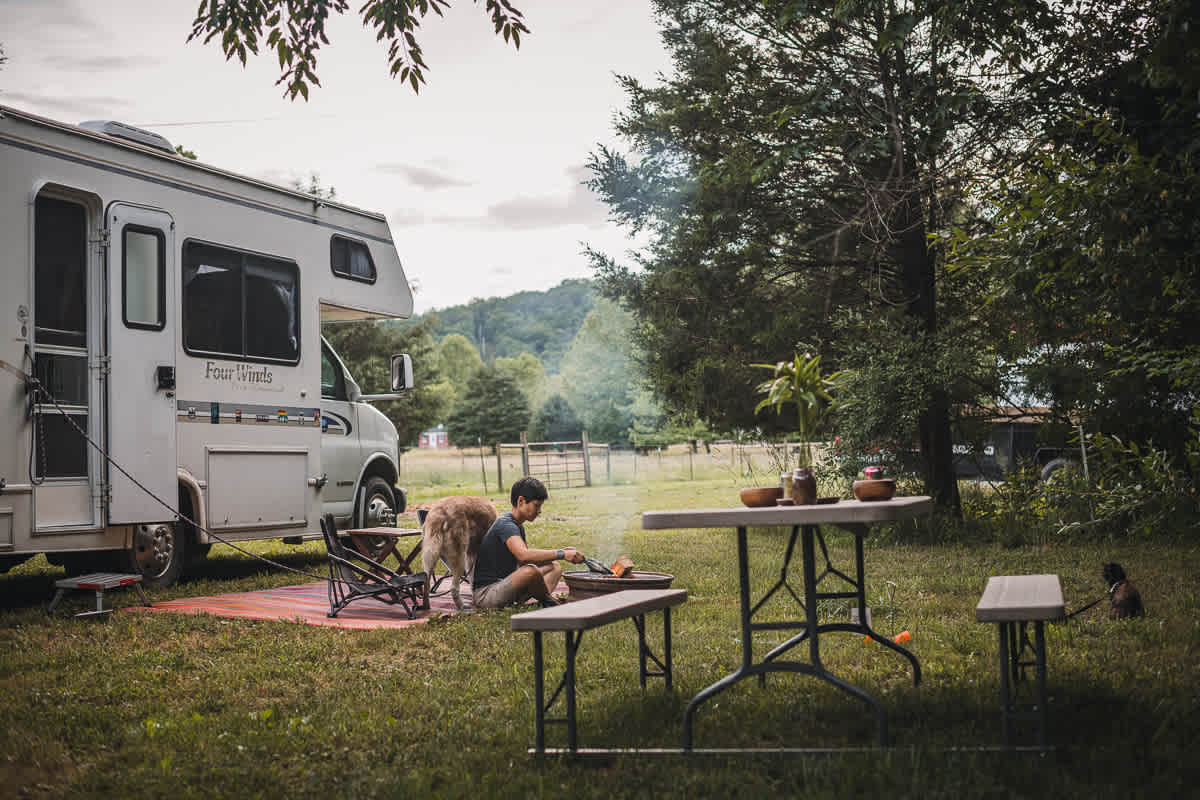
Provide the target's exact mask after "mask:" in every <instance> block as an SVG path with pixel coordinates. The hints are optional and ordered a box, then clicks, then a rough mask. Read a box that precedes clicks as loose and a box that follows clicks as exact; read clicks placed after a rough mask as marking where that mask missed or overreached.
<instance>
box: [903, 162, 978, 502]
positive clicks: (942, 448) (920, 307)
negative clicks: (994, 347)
mask: <svg viewBox="0 0 1200 800" xmlns="http://www.w3.org/2000/svg"><path fill="white" fill-rule="evenodd" d="M913 183H914V184H915V183H916V182H915V181H913ZM899 205H900V209H898V210H899V213H898V214H897V215H896V218H897V222H898V223H899V225H900V228H899V230H901V231H903V232H902V233H901V234H900V236H899V237H898V245H899V246H898V248H897V249H896V251H895V255H896V260H897V261H898V262H899V263H900V265H901V275H902V276H903V280H904V288H905V294H906V297H907V298H908V304H907V307H906V310H907V312H908V314H909V315H911V316H912V317H913V318H914V319H915V320H917V322H918V323H919V325H920V329H921V330H922V331H923V332H924V333H925V335H926V337H927V342H928V343H929V345H930V346H931V347H934V348H936V346H937V345H936V342H937V335H938V317H937V281H936V273H937V259H936V256H935V254H934V253H933V251H932V250H930V248H929V245H928V242H927V239H926V233H925V223H924V215H923V214H922V212H921V204H920V203H919V202H918V199H917V195H916V193H915V192H910V193H908V194H907V195H906V196H905V197H904V199H902V200H901V201H900V203H899ZM931 356H933V354H931ZM917 425H918V431H919V435H920V440H921V441H920V444H921V472H922V478H923V480H924V482H925V491H926V493H928V494H929V495H930V496H932V497H933V499H934V502H935V503H937V504H938V505H939V506H942V507H943V508H947V509H951V510H952V511H953V512H954V513H955V514H959V513H961V510H962V508H961V501H960V498H959V494H958V477H957V476H956V475H955V474H954V449H953V439H952V436H951V433H950V396H949V393H948V392H947V391H946V390H945V388H944V387H941V386H935V387H933V388H932V389H931V391H930V392H929V396H928V397H927V398H926V402H925V407H924V408H923V409H922V410H921V414H920V417H919V418H918V420H917Z"/></svg>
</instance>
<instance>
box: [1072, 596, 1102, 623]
mask: <svg viewBox="0 0 1200 800" xmlns="http://www.w3.org/2000/svg"><path fill="white" fill-rule="evenodd" d="M1105 597H1108V595H1107V594H1102V595H1100V596H1099V597H1097V598H1096V599H1095V600H1093V601H1092V602H1090V603H1088V604H1087V605H1086V606H1084V607H1083V608H1079V609H1076V610H1075V611H1072V612H1071V613H1070V614H1067V615H1066V616H1065V617H1063V622H1066V621H1067V620H1069V619H1070V618H1071V617H1073V616H1075V615H1076V614H1082V613H1083V612H1085V611H1087V610H1088V609H1089V608H1091V607H1092V606H1094V605H1096V604H1097V603H1099V602H1100V601H1101V600H1103V599H1104V598H1105Z"/></svg>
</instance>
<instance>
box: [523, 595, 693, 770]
mask: <svg viewBox="0 0 1200 800" xmlns="http://www.w3.org/2000/svg"><path fill="white" fill-rule="evenodd" d="M685 600H687V590H686V589H624V590H622V591H619V592H613V593H612V594H607V595H600V596H598V597H589V598H588V599H586V600H576V601H574V602H570V603H563V604H562V605H559V606H554V607H552V608H543V609H540V610H538V611H531V612H529V613H526V614H515V615H514V616H513V617H512V619H511V621H510V623H509V627H510V629H511V630H514V631H529V632H531V633H533V684H534V702H535V703H536V705H537V717H536V721H535V723H534V724H535V743H536V746H535V748H534V752H535V753H538V754H539V755H540V754H544V753H545V752H546V723H565V724H566V726H567V749H568V750H569V751H570V752H572V753H574V752H576V751H577V750H578V746H579V742H578V737H577V735H576V723H575V656H576V654H577V653H578V652H579V644H580V642H581V641H582V640H583V632H584V631H586V630H590V629H592V628H599V627H600V626H602V625H607V624H608V623H610V622H616V621H617V620H622V619H632V620H633V624H634V625H635V626H636V627H637V632H638V669H639V678H640V680H641V684H642V688H643V689H645V688H646V678H647V677H651V676H653V677H662V678H664V679H665V681H666V688H667V690H668V691H670V689H671V681H672V676H671V607H672V606H677V605H679V604H681V603H683V602H684V601H685ZM653 611H662V612H663V658H662V659H661V660H660V659H659V658H658V657H657V656H655V655H654V653H652V652H651V651H650V648H649V647H648V646H647V645H646V614H648V613H651V612H653ZM546 631H563V632H564V633H565V634H566V637H567V665H566V669H565V670H564V671H563V677H562V680H560V681H559V683H558V688H556V689H555V690H554V693H553V694H552V695H551V696H550V700H549V701H548V702H546V701H545V681H544V675H543V666H542V634H543V633H544V632H546ZM651 661H653V662H654V664H655V665H657V667H658V669H659V671H657V672H652V671H650V669H649V668H648V664H649V662H651ZM564 690H565V691H566V706H567V709H566V716H564V717H547V716H546V714H547V712H549V710H550V708H551V707H552V706H553V705H554V702H555V701H556V700H557V699H558V696H559V694H560V693H562V692H563V691H564Z"/></svg>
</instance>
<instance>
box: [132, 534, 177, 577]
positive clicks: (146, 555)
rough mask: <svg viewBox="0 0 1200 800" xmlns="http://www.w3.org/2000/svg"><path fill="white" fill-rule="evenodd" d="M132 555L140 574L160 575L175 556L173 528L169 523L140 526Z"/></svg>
mask: <svg viewBox="0 0 1200 800" xmlns="http://www.w3.org/2000/svg"><path fill="white" fill-rule="evenodd" d="M133 555H134V561H135V563H136V564H137V568H138V571H139V572H141V573H142V575H144V576H146V577H147V578H158V577H160V576H161V575H163V574H164V573H165V572H166V571H167V570H168V569H169V568H170V566H171V562H172V561H173V560H174V558H175V528H174V527H173V526H171V525H142V526H140V527H139V528H138V534H137V542H136V544H135V545H134V549H133Z"/></svg>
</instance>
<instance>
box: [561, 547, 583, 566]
mask: <svg viewBox="0 0 1200 800" xmlns="http://www.w3.org/2000/svg"><path fill="white" fill-rule="evenodd" d="M563 558H565V559H566V560H567V561H570V562H571V563H572V564H582V563H583V553H581V552H579V551H578V550H576V549H575V548H574V547H564V548H563Z"/></svg>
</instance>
